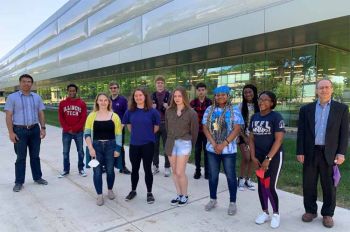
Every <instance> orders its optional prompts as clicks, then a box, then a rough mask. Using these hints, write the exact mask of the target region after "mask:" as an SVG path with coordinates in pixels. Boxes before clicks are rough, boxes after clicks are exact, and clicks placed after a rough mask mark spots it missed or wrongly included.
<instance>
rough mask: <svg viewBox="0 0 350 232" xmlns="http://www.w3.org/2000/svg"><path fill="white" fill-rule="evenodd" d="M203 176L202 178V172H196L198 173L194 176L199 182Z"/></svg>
mask: <svg viewBox="0 0 350 232" xmlns="http://www.w3.org/2000/svg"><path fill="white" fill-rule="evenodd" d="M201 176H202V174H201V172H197V171H196V172H195V173H194V175H193V178H194V179H196V180H198V179H199V178H201Z"/></svg>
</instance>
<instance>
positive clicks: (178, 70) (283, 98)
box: [37, 44, 350, 127]
mask: <svg viewBox="0 0 350 232" xmlns="http://www.w3.org/2000/svg"><path fill="white" fill-rule="evenodd" d="M224 48H227V44H218V45H215V46H213V47H204V48H197V49H193V50H190V51H185V52H179V53H174V54H169V55H165V56H160V57H156V58H152V59H147V60H141V61H137V62H131V63H127V64H123V65H117V66H111V67H107V68H103V69H98V70H94V71H89V72H84V73H79V74H75V75H71V76H66V77H61V78H56V79H50V80H45V81H40V82H37V89H38V92H39V94H40V95H41V96H42V97H43V99H44V100H45V102H46V103H48V104H53V105H55V104H57V103H58V102H59V101H60V100H62V99H63V98H64V97H65V96H66V91H65V88H66V85H67V84H69V83H72V82H74V83H76V84H77V85H78V86H79V88H80V93H79V94H80V96H81V97H82V98H83V99H85V100H86V101H87V102H90V103H91V102H93V100H94V98H95V96H96V94H97V93H99V92H108V83H109V82H110V81H117V82H118V83H119V84H120V86H121V92H122V94H123V95H125V96H129V95H130V93H131V91H132V90H133V89H135V88H136V87H139V86H143V87H145V88H147V89H148V90H149V91H154V89H155V84H154V78H155V76H156V75H158V74H162V75H164V76H165V77H166V87H167V88H168V89H169V90H172V89H174V88H175V87H176V86H178V85H181V86H184V87H185V88H186V89H187V90H188V94H189V96H190V97H191V98H194V97H195V85H196V84H197V83H199V82H204V83H206V84H207V86H208V94H209V96H210V97H212V90H213V89H214V88H215V87H217V86H220V85H228V86H230V87H231V89H232V95H233V96H234V98H233V101H234V102H235V103H237V104H238V103H239V102H241V101H242V89H243V86H244V85H245V84H247V83H252V84H254V85H256V86H257V88H258V91H259V92H261V91H263V90H271V91H273V92H275V93H276V95H277V97H278V105H277V108H276V110H277V111H279V112H280V113H282V115H283V116H284V118H285V121H286V125H287V126H289V127H295V126H296V121H297V114H298V111H299V108H300V106H301V105H302V104H305V103H308V102H311V101H314V100H315V99H316V96H315V84H316V81H317V80H319V79H322V78H329V79H330V80H332V81H333V84H334V99H336V100H338V101H340V102H344V103H347V104H349V103H350V75H349V73H350V70H349V69H350V67H349V63H350V53H349V52H346V51H344V50H339V49H336V48H333V47H329V46H325V45H322V44H312V45H307V46H298V47H292V48H285V49H275V50H271V51H264V52H256V53H251V54H245V55H237V56H227V57H224V58H222V57H219V58H216V57H215V56H222V54H218V53H220V51H223V50H224ZM225 51H226V52H227V50H225ZM210 57H212V59H210Z"/></svg>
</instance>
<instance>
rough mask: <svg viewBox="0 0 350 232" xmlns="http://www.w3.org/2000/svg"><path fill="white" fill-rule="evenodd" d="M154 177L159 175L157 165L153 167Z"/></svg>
mask: <svg viewBox="0 0 350 232" xmlns="http://www.w3.org/2000/svg"><path fill="white" fill-rule="evenodd" d="M152 173H153V175H155V174H157V173H159V168H158V167H157V166H155V165H153V171H152Z"/></svg>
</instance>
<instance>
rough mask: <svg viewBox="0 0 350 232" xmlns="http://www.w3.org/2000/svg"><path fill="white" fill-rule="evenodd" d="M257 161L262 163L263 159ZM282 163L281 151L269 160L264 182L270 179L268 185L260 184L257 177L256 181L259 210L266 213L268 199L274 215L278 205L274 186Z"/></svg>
mask: <svg viewBox="0 0 350 232" xmlns="http://www.w3.org/2000/svg"><path fill="white" fill-rule="evenodd" d="M258 159H259V161H260V162H261V163H262V162H263V161H264V159H265V157H264V158H259V157H258ZM282 162H283V151H279V152H278V153H277V154H276V155H275V156H274V157H273V158H272V160H271V162H270V165H269V169H268V170H267V171H266V172H265V177H264V178H265V180H266V179H267V178H270V185H269V186H264V185H263V183H261V181H262V180H261V179H260V178H259V177H257V179H258V192H259V199H260V204H261V208H262V210H264V211H268V199H270V203H271V206H272V209H273V212H274V213H278V210H279V209H278V208H279V203H278V195H277V192H276V185H277V181H278V177H279V175H280V171H281V168H282Z"/></svg>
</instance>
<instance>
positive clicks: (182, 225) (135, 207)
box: [0, 112, 350, 232]
mask: <svg viewBox="0 0 350 232" xmlns="http://www.w3.org/2000/svg"><path fill="white" fill-rule="evenodd" d="M0 138H1V139H0V151H1V152H0V154H1V156H0V157H1V168H0V205H1V207H0V231H6V232H7V231H21V232H22V231H35V232H40V231H45V232H48V231H128V232H133V231H137V232H139V231H150V232H155V231H162V232H164V231H175V232H176V231H191V232H192V231H201V232H203V231H208V232H213V231H238V232H240V231H243V232H246V231H247V232H248V231H268V230H273V229H271V228H270V227H269V223H267V224H264V225H260V226H259V225H256V224H255V223H254V218H255V216H256V215H257V214H258V213H260V206H259V200H258V195H257V192H256V191H249V190H247V191H244V192H238V201H237V205H238V212H237V214H236V215H235V216H228V215H227V212H226V211H227V206H228V190H227V184H226V180H225V178H224V176H222V175H221V176H220V178H221V179H220V183H219V187H218V192H219V194H218V202H219V203H218V206H217V208H216V209H214V210H213V211H211V212H206V211H204V209H203V207H204V205H205V204H206V203H207V201H208V200H209V198H208V194H209V190H208V183H207V181H206V180H205V179H203V178H202V179H200V180H194V179H193V178H192V174H193V172H194V166H193V165H188V168H187V174H188V176H189V193H190V203H189V204H188V205H187V206H185V207H181V208H180V207H173V206H170V204H169V201H170V199H171V198H172V197H174V195H175V188H174V185H173V182H172V179H171V178H165V177H163V171H164V170H161V173H159V174H158V175H156V176H155V178H154V185H153V193H154V196H155V198H156V202H155V203H154V204H152V205H149V204H147V203H146V189H145V184H144V180H143V179H144V178H143V177H144V176H143V173H141V176H140V182H139V186H138V189H137V193H138V195H137V197H136V198H135V199H134V200H132V201H131V202H125V201H124V197H125V196H126V195H127V194H128V192H129V190H130V176H128V175H122V174H119V173H117V174H116V181H115V186H114V191H115V192H116V195H117V197H116V199H115V200H113V201H111V200H108V199H107V198H106V197H105V205H103V206H101V207H99V206H97V205H96V204H95V197H96V194H95V190H94V187H93V182H92V170H87V173H88V177H86V178H84V177H80V176H79V175H78V172H77V170H76V160H77V157H76V151H74V150H75V146H74V145H72V148H73V149H72V152H71V153H72V154H71V164H72V165H71V166H72V170H71V174H70V175H69V176H68V177H67V178H63V179H58V178H57V174H58V172H59V171H60V170H61V169H62V152H61V148H62V145H61V130H60V129H59V128H56V127H52V126H47V137H46V138H45V139H44V140H43V141H42V146H41V160H42V162H41V165H42V170H43V177H44V178H45V179H46V180H48V182H49V185H48V186H39V185H37V184H35V183H34V182H33V181H32V179H31V172H30V166H29V162H28V161H29V159H27V162H28V164H27V173H26V177H27V178H26V183H25V185H24V189H23V190H22V191H21V192H19V193H14V192H12V187H13V181H14V162H15V158H16V156H15V154H14V151H13V145H12V144H11V143H10V142H9V139H8V135H7V129H6V125H5V115H4V113H2V112H0ZM127 161H128V159H127ZM161 161H163V160H161ZM127 165H128V167H130V164H129V163H127ZM104 183H105V182H104ZM104 188H106V185H104ZM279 196H280V211H281V212H280V213H281V226H280V228H278V229H277V230H276V231H284V232H285V231H293V232H295V231H303V232H315V231H330V230H329V229H326V228H324V227H323V226H322V223H321V217H318V218H317V219H316V220H315V221H314V222H312V223H309V224H306V223H303V222H301V220H300V216H301V214H302V213H303V206H302V198H301V197H300V196H297V195H294V194H290V193H287V192H284V191H279ZM349 219H350V210H347V209H343V208H337V209H336V212H335V226H334V228H333V229H332V231H339V232H340V231H349V229H346V228H348V227H347V226H348V224H349V223H348V222H349Z"/></svg>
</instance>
